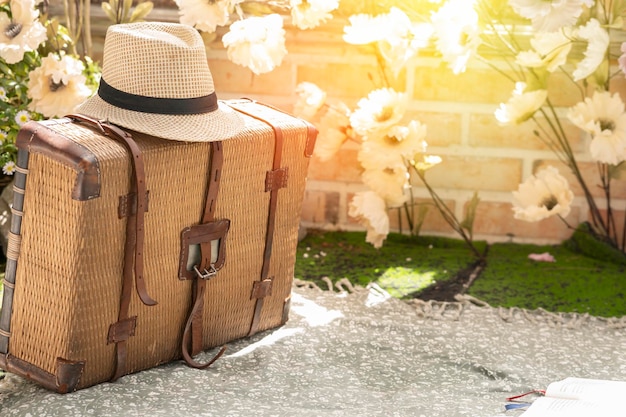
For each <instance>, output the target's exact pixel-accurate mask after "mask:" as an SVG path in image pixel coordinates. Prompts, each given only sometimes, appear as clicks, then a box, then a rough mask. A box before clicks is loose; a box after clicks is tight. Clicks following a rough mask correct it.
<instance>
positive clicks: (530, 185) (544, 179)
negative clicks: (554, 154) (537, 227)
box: [513, 166, 574, 222]
mask: <svg viewBox="0 0 626 417" xmlns="http://www.w3.org/2000/svg"><path fill="white" fill-rule="evenodd" d="M513 198H514V202H513V204H514V207H513V211H514V212H515V215H514V216H515V218H516V219H519V220H525V221H529V222H535V221H539V220H542V219H545V218H547V217H550V216H553V215H559V216H562V217H565V216H567V215H568V214H569V212H570V206H571V204H572V201H573V200H574V193H573V192H572V190H570V189H569V184H568V182H567V180H566V179H565V177H563V176H561V175H560V174H559V171H558V170H557V169H556V168H554V167H553V166H548V167H546V168H544V169H542V170H541V171H539V172H538V173H537V174H536V175H533V176H532V177H530V178H529V179H527V180H526V181H525V182H524V183H523V184H520V186H519V188H518V190H517V191H514V192H513Z"/></svg>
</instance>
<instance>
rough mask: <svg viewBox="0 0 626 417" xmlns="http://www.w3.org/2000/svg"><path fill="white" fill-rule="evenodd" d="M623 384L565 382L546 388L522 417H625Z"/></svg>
mask: <svg viewBox="0 0 626 417" xmlns="http://www.w3.org/2000/svg"><path fill="white" fill-rule="evenodd" d="M625 400H626V381H606V380H599V379H583V378H566V379H564V380H562V381H558V382H553V383H551V384H550V385H548V388H547V389H546V394H545V396H544V397H541V398H537V399H536V400H535V401H534V402H533V403H532V405H531V406H530V407H529V408H528V410H527V411H526V412H524V413H523V414H522V416H521V417H624V416H625V415H626V411H625V409H624V404H625V403H624V401H625Z"/></svg>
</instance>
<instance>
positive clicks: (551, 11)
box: [509, 0, 594, 32]
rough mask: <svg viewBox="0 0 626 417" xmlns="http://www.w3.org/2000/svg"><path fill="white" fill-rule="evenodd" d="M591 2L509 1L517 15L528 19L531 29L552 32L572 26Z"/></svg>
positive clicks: (585, 0) (586, 0)
mask: <svg viewBox="0 0 626 417" xmlns="http://www.w3.org/2000/svg"><path fill="white" fill-rule="evenodd" d="M593 3H594V1H593V0H509V4H510V5H511V7H513V10H515V12H516V13H517V14H519V15H520V16H522V17H525V18H527V19H530V20H531V21H532V24H533V29H535V30H538V31H542V32H554V31H557V30H559V29H561V28H563V27H568V26H572V25H573V24H574V23H576V21H577V20H578V18H579V17H580V15H581V14H582V12H583V6H587V7H591V6H592V5H593Z"/></svg>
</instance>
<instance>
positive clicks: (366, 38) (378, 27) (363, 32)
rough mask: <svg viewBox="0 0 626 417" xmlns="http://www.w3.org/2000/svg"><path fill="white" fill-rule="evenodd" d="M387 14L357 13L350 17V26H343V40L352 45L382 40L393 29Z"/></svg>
mask: <svg viewBox="0 0 626 417" xmlns="http://www.w3.org/2000/svg"><path fill="white" fill-rule="evenodd" d="M387 17H388V15H387V14H382V15H378V16H372V15H368V14H355V15H352V16H350V17H349V18H348V21H349V22H350V25H349V26H345V27H344V28H343V32H344V35H343V40H344V41H346V42H347V43H350V44H352V45H367V44H369V43H375V42H378V41H381V40H383V39H384V38H385V36H387V34H388V33H389V32H390V31H391V28H390V25H391V24H393V22H391V21H390V20H389V19H388V18H387Z"/></svg>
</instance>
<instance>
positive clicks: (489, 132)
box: [469, 114, 585, 152]
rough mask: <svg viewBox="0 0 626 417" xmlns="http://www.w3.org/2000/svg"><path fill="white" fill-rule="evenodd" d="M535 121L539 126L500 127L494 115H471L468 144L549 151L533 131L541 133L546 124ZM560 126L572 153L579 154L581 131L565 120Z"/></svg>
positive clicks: (582, 139)
mask: <svg viewBox="0 0 626 417" xmlns="http://www.w3.org/2000/svg"><path fill="white" fill-rule="evenodd" d="M537 120H538V121H539V123H540V125H537V124H536V123H535V122H534V121H532V120H528V121H526V122H524V123H522V124H520V125H517V126H502V125H500V124H499V123H498V121H497V120H496V118H495V116H494V115H490V114H472V115H471V116H470V127H469V143H470V145H472V146H487V147H498V148H516V149H529V150H535V149H536V150H546V149H549V147H548V146H547V145H546V144H545V143H544V141H543V140H541V139H539V138H538V137H537V136H536V135H535V134H534V131H539V132H541V130H540V128H541V127H543V128H546V129H549V128H548V127H547V122H546V120H545V119H543V118H538V119H537ZM561 125H562V126H563V130H564V131H565V134H566V136H567V138H568V141H569V143H570V146H571V147H572V149H573V150H574V152H581V151H582V150H583V148H584V145H585V141H584V136H583V132H582V130H580V129H579V128H578V127H576V126H574V125H573V124H572V123H570V122H569V121H567V120H561ZM548 131H549V130H548Z"/></svg>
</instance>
